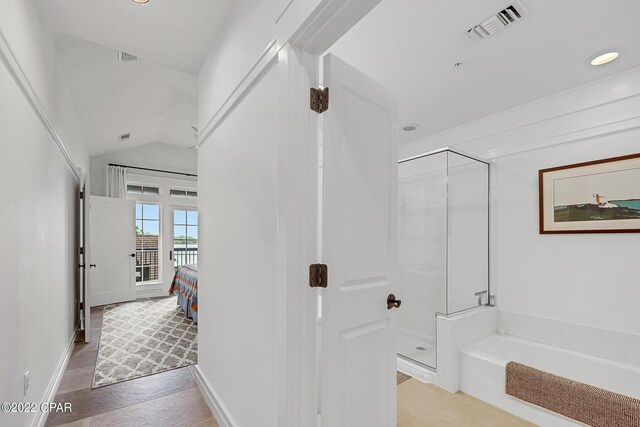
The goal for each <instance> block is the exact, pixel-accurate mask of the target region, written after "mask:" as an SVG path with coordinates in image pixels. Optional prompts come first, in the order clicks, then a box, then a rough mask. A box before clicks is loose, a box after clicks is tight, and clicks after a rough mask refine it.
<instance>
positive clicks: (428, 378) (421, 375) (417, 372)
mask: <svg viewBox="0 0 640 427" xmlns="http://www.w3.org/2000/svg"><path fill="white" fill-rule="evenodd" d="M398 371H400V372H402V373H404V374H407V375H410V376H412V377H413V378H415V379H417V380H420V381H422V382H423V383H432V384H435V385H438V374H436V373H435V372H434V371H432V370H430V369H427V368H425V367H423V366H420V365H418V364H416V363H411V362H409V361H408V360H405V359H403V358H402V357H399V356H398Z"/></svg>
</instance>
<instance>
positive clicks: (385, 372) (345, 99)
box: [320, 55, 401, 427]
mask: <svg viewBox="0 0 640 427" xmlns="http://www.w3.org/2000/svg"><path fill="white" fill-rule="evenodd" d="M323 67H324V69H323V73H324V74H323V77H324V85H325V86H327V87H329V109H328V111H326V112H325V113H324V114H323V115H322V120H323V137H322V143H323V179H322V182H323V184H322V185H323V190H322V259H323V262H324V263H325V264H327V265H328V281H329V285H328V287H327V288H326V289H324V290H323V291H322V350H321V374H320V376H321V396H322V401H321V419H322V426H323V427H376V426H379V427H391V426H395V425H396V379H395V373H396V343H395V342H396V338H395V334H396V331H395V320H394V311H395V310H389V309H387V297H388V295H389V294H392V293H393V292H394V286H395V283H396V282H395V276H396V271H397V269H396V234H397V225H396V204H397V203H396V198H397V183H398V178H397V147H396V138H395V130H394V129H395V128H394V127H395V123H394V122H395V103H394V101H393V98H392V97H391V96H390V95H389V94H388V92H387V91H386V90H385V89H384V88H383V87H381V86H380V85H379V84H377V83H376V82H374V81H372V80H371V79H370V78H368V77H367V76H366V75H364V74H363V73H361V72H359V71H358V70H356V69H354V68H353V67H351V66H350V65H348V64H347V63H345V62H344V61H342V60H340V59H339V58H337V57H335V56H333V55H327V56H325V58H324V64H323ZM397 297H398V298H401V295H398V296H397Z"/></svg>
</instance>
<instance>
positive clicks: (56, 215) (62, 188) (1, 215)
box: [0, 0, 89, 426]
mask: <svg viewBox="0 0 640 427" xmlns="http://www.w3.org/2000/svg"><path fill="white" fill-rule="evenodd" d="M0 36H1V37H0V42H1V43H0V59H2V64H0V93H2V96H1V97H0V129H2V134H1V136H0V158H2V159H3V161H4V163H3V168H2V178H3V180H2V181H3V185H2V186H1V187H0V199H1V200H2V202H3V203H2V205H1V207H0V223H2V234H1V236H2V237H1V238H2V245H0V248H1V249H0V251H1V253H0V271H2V274H3V280H2V285H0V286H1V290H2V295H4V297H5V299H6V301H5V302H6V303H5V305H4V309H3V310H2V311H0V322H1V324H2V325H3V328H2V332H0V360H2V362H3V363H2V365H1V366H0V378H2V381H0V401H2V402H35V403H40V402H43V401H44V400H48V399H49V398H50V396H52V393H53V392H54V387H55V384H56V377H55V374H56V373H57V372H58V371H59V370H60V369H61V368H62V367H63V365H64V362H65V360H66V359H65V356H66V355H67V351H68V350H69V349H70V345H71V344H72V340H73V337H74V331H75V301H76V299H77V295H76V283H77V282H76V280H77V271H78V269H77V266H76V264H77V258H76V253H77V226H76V221H77V219H78V213H77V207H76V206H77V203H78V199H77V197H78V192H79V182H78V180H77V178H76V177H75V176H74V174H73V172H72V170H73V169H72V168H71V167H70V166H69V164H68V163H67V161H66V159H65V157H64V156H63V154H62V151H61V150H60V148H59V147H58V145H56V143H55V141H54V139H53V137H52V135H51V133H50V132H49V131H48V130H47V128H46V127H45V126H44V125H43V122H42V121H41V120H40V118H39V116H38V115H37V114H36V113H35V110H34V107H33V105H32V104H30V101H34V99H35V102H37V103H38V104H39V105H40V106H42V108H43V110H44V111H45V112H46V115H47V116H48V119H49V121H50V123H51V124H52V126H53V128H54V129H55V133H57V134H58V135H59V136H60V140H61V141H62V143H63V144H64V145H65V147H66V149H67V151H68V153H69V157H70V158H71V159H72V162H73V163H75V164H76V165H77V166H78V167H81V168H82V169H83V170H85V171H88V169H89V157H88V155H87V150H86V147H85V146H84V142H83V140H82V137H81V135H80V133H79V131H78V126H77V124H78V123H77V119H76V114H75V110H74V108H73V106H72V104H71V101H70V97H69V94H68V91H67V87H66V84H65V81H64V76H63V75H62V74H61V73H60V69H59V68H58V64H56V60H55V50H54V47H53V43H52V41H51V38H50V35H49V33H48V32H47V30H46V29H44V28H43V27H42V26H41V24H40V21H39V18H38V15H37V13H36V10H35V7H34V5H33V3H32V1H31V0H7V1H4V2H3V5H2V13H0ZM9 67H11V68H9ZM9 69H11V71H12V72H16V70H18V71H19V72H20V71H21V72H22V73H23V74H22V75H21V77H20V78H25V80H21V81H22V82H23V83H24V82H25V81H28V82H27V84H28V86H29V88H30V89H31V90H32V92H31V93H32V95H33V97H32V98H29V99H28V98H27V97H26V95H25V93H23V92H22V91H21V88H20V87H19V86H18V84H17V83H16V80H15V79H14V78H15V77H16V75H12V74H11V73H10V72H9ZM74 169H75V168H74ZM26 371H29V372H30V386H29V389H28V391H27V392H26V393H23V374H24V373H25V372H26ZM43 421H44V414H43V413H42V412H38V413H26V414H5V413H1V414H0V424H1V425H12V426H27V425H38V424H40V423H42V422H43Z"/></svg>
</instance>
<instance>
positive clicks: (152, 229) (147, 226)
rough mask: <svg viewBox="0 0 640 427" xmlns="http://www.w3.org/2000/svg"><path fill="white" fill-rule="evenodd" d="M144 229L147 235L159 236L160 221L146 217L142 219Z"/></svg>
mask: <svg viewBox="0 0 640 427" xmlns="http://www.w3.org/2000/svg"><path fill="white" fill-rule="evenodd" d="M142 231H143V232H144V235H145V236H158V235H159V234H160V230H159V225H158V221H153V220H146V219H145V220H144V221H142ZM145 246H146V244H145Z"/></svg>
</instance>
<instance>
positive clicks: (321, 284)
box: [309, 264, 328, 288]
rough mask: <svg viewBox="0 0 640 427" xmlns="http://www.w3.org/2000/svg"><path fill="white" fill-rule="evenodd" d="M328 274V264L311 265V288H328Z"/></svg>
mask: <svg viewBox="0 0 640 427" xmlns="http://www.w3.org/2000/svg"><path fill="white" fill-rule="evenodd" d="M327 284H328V272H327V265H326V264H311V265H310V266H309V286H310V287H312V288H326V287H327Z"/></svg>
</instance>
